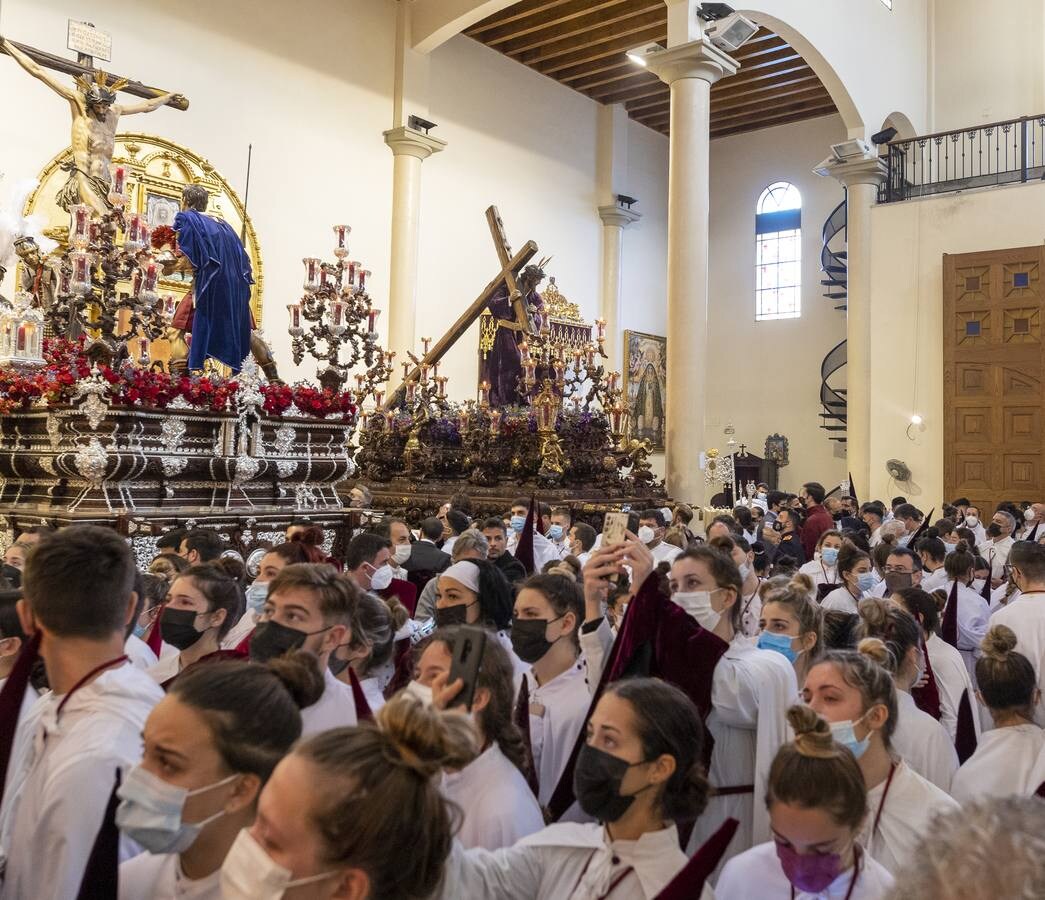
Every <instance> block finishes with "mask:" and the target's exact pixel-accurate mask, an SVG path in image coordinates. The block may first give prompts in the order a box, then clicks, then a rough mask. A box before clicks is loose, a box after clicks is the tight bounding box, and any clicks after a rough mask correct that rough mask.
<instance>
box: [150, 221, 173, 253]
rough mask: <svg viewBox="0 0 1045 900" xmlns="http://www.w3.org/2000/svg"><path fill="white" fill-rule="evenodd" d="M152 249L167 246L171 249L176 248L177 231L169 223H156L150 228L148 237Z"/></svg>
mask: <svg viewBox="0 0 1045 900" xmlns="http://www.w3.org/2000/svg"><path fill="white" fill-rule="evenodd" d="M149 242H150V243H151V244H152V248H153V249H154V250H162V249H163V248H164V247H167V246H169V247H170V248H171V249H172V250H177V249H178V233H177V232H176V231H175V230H174V229H173V228H171V226H170V225H157V226H156V227H155V228H154V229H153V230H152V235H151V236H150V238H149Z"/></svg>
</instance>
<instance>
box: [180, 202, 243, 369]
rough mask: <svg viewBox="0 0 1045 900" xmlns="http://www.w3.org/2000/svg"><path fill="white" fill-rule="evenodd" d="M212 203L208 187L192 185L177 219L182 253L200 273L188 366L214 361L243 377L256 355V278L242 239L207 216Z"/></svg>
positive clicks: (194, 288) (195, 283) (196, 282)
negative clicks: (249, 360) (246, 362)
mask: <svg viewBox="0 0 1045 900" xmlns="http://www.w3.org/2000/svg"><path fill="white" fill-rule="evenodd" d="M207 201H208V195H207V191H206V190H205V189H204V188H202V187H200V186H199V185H189V186H188V187H186V188H185V190H184V191H182V199H181V212H179V213H178V215H177V216H175V217H174V230H175V232H176V233H177V235H178V250H179V251H180V252H181V253H182V254H184V256H185V257H186V258H187V259H188V261H189V262H190V263H191V264H192V269H193V273H194V274H193V282H192V294H193V302H194V305H195V309H194V310H193V311H192V317H191V322H192V324H191V331H192V343H191V344H190V346H189V361H188V367H189V369H190V370H194V369H202V368H203V363H204V361H205V360H206V359H207V358H208V357H210V358H213V359H216V360H218V362H221V363H224V364H225V365H227V366H229V368H231V369H232V370H233V371H234V372H238V371H239V370H240V366H242V365H243V360H244V359H245V358H246V357H247V355H248V354H249V353H250V350H251V344H250V334H251V329H252V324H253V317H252V315H251V311H250V286H251V285H252V284H253V283H254V278H253V276H252V274H251V267H250V257H248V256H247V252H246V250H244V249H243V243H242V242H241V241H240V239H239V236H238V235H237V234H236V232H235V231H233V230H232V228H231V227H230V226H229V224H228V223H227V222H223V221H222V220H221V219H215V218H213V217H212V216H208V215H206V214H205V211H206V209H207Z"/></svg>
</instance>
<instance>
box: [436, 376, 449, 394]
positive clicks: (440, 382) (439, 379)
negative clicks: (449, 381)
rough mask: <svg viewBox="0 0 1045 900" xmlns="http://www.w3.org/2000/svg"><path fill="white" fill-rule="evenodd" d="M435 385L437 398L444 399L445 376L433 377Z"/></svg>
mask: <svg viewBox="0 0 1045 900" xmlns="http://www.w3.org/2000/svg"><path fill="white" fill-rule="evenodd" d="M435 384H436V387H437V388H438V390H439V397H440V398H442V397H445V396H446V376H445V375H436V376H435Z"/></svg>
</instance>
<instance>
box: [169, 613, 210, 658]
mask: <svg viewBox="0 0 1045 900" xmlns="http://www.w3.org/2000/svg"><path fill="white" fill-rule="evenodd" d="M198 615H199V613H197V612H195V611H194V610H191V609H171V607H169V606H167V607H164V610H163V613H162V615H161V616H160V637H161V638H163V640H164V641H165V642H166V643H168V644H170V645H171V646H172V647H177V648H178V649H179V650H188V649H189V647H191V646H192V645H193V644H195V643H196V641H198V640H199V639H200V638H201V637H203V632H202V631H197V630H196V617H197V616H198Z"/></svg>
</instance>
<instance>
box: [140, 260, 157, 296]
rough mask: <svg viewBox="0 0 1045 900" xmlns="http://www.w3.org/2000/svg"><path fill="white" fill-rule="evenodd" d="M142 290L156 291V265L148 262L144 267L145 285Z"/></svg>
mask: <svg viewBox="0 0 1045 900" xmlns="http://www.w3.org/2000/svg"><path fill="white" fill-rule="evenodd" d="M143 287H144V289H145V290H147V291H154V290H156V263H154V262H150V263H149V264H148V265H147V266H146V267H145V284H144V285H143Z"/></svg>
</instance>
